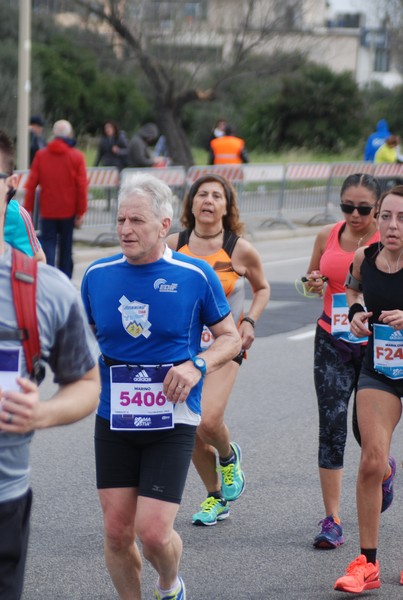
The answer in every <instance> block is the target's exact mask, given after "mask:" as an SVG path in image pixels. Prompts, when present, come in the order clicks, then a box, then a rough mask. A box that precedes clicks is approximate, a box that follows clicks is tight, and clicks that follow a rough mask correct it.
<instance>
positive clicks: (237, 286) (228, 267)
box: [176, 229, 245, 324]
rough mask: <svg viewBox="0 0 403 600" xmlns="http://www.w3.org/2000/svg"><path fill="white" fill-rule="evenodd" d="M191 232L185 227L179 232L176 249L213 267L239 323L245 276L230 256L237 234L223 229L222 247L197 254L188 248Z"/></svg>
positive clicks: (233, 314) (241, 312) (241, 314)
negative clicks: (205, 253) (204, 254)
mask: <svg viewBox="0 0 403 600" xmlns="http://www.w3.org/2000/svg"><path fill="white" fill-rule="evenodd" d="M191 233H192V230H191V229H185V230H184V231H181V232H180V233H179V237H178V244H177V247H176V250H177V251H178V252H181V253H182V254H186V255H187V256H192V257H193V258H201V259H202V260H205V261H206V262H207V263H208V264H209V265H210V266H211V267H213V269H214V271H215V272H216V274H217V276H218V278H219V280H220V281H221V285H222V287H223V289H224V293H225V296H226V298H227V300H228V304H229V305H230V308H231V313H232V316H233V317H234V321H235V323H238V324H239V322H240V320H241V318H242V317H243V308H244V302H245V278H244V277H243V275H240V274H239V273H237V272H236V271H235V269H234V267H233V266H232V261H231V256H232V253H233V251H234V248H235V245H236V243H237V241H238V240H239V236H237V235H235V233H232V232H231V231H225V230H224V238H223V245H222V248H220V250H218V252H214V254H208V255H207V256H199V255H197V254H193V252H191V251H190V249H189V238H190V234H191Z"/></svg>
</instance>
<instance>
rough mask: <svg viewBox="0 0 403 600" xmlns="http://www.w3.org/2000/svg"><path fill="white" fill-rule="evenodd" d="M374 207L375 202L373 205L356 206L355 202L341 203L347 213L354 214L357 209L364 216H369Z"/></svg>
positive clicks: (342, 208)
mask: <svg viewBox="0 0 403 600" xmlns="http://www.w3.org/2000/svg"><path fill="white" fill-rule="evenodd" d="M374 207H375V204H373V205H372V206H355V205H354V204H345V203H344V202H341V204H340V208H341V210H342V211H343V212H344V213H346V215H352V214H353V212H354V211H355V210H357V211H358V214H359V215H361V216H362V217H367V216H368V215H369V213H370V212H371V210H372V209H373V208H374Z"/></svg>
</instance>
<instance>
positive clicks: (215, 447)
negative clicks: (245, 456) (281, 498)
mask: <svg viewBox="0 0 403 600" xmlns="http://www.w3.org/2000/svg"><path fill="white" fill-rule="evenodd" d="M181 222H182V224H183V225H184V226H185V227H186V230H185V231H183V232H181V233H180V234H179V233H174V234H172V235H170V236H168V238H167V243H168V246H169V247H170V248H172V249H173V250H178V251H179V252H183V253H185V254H187V255H189V256H193V257H196V258H201V259H203V260H205V261H207V262H208V263H209V264H210V265H211V266H212V267H213V268H214V270H215V271H216V273H217V275H218V277H219V279H220V281H221V283H222V285H223V288H224V291H225V294H226V296H227V300H228V302H229V305H230V307H231V313H232V315H233V317H234V320H235V322H236V323H237V324H238V328H239V334H240V336H241V339H242V352H241V353H240V355H239V356H236V357H234V359H233V360H232V361H231V362H230V363H228V364H226V365H225V366H223V367H222V368H221V369H219V370H218V371H216V372H214V373H211V374H208V375H207V376H206V378H205V380H204V384H203V394H202V414H201V423H200V425H199V426H198V428H197V435H196V445H195V449H194V452H193V463H194V465H195V467H196V469H197V472H198V473H199V475H200V477H201V479H202V481H203V483H204V485H205V486H206V489H207V498H206V499H205V500H204V501H203V502H202V504H201V510H200V511H199V512H197V513H195V514H194V515H193V517H192V522H193V524H194V525H215V524H216V523H217V521H221V520H223V519H226V518H227V517H228V516H229V502H230V501H234V500H236V499H237V498H238V497H239V496H240V495H241V494H242V492H243V490H244V487H245V477H244V474H243V471H242V469H241V450H240V447H239V445H238V444H237V443H235V442H231V440H230V434H229V430H228V427H227V426H226V424H225V422H224V413H225V409H226V407H227V404H228V400H229V396H230V394H231V390H232V387H233V385H234V383H235V379H236V375H237V373H238V369H239V366H240V364H241V363H242V360H243V358H244V353H245V351H246V350H248V349H249V348H250V347H251V346H252V344H253V341H254V338H255V332H254V328H255V323H256V321H257V320H258V318H259V317H260V315H261V314H262V312H263V310H264V309H265V307H266V305H267V302H268V300H269V297H270V286H269V284H268V282H267V280H266V277H265V274H264V270H263V265H262V261H261V259H260V256H259V254H258V252H257V251H256V249H255V248H254V247H253V246H252V244H250V243H249V242H248V241H247V240H245V239H244V238H242V237H239V236H240V234H241V233H242V232H243V224H242V223H241V222H240V220H239V211H238V207H237V204H236V195H235V190H234V188H233V187H232V185H231V184H230V183H229V182H228V181H227V180H226V179H225V178H223V177H220V176H218V175H212V174H210V175H205V176H203V177H201V178H199V179H198V180H197V181H196V182H195V183H194V184H193V185H192V187H191V188H190V190H189V193H188V195H187V197H186V199H185V202H184V209H183V214H182V218H181ZM245 279H247V280H248V281H249V283H250V285H251V288H252V295H253V296H252V303H251V306H250V308H249V311H248V315H247V316H244V312H243V305H244V298H245V292H244V281H245ZM211 342H212V338H211V333H210V332H209V330H208V329H207V328H205V330H204V331H203V335H202V340H201V347H202V348H203V347H207V346H208V345H209V344H210V343H211ZM217 458H218V460H219V469H218V470H219V472H221V477H220V478H219V477H218V475H217Z"/></svg>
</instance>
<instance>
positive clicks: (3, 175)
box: [0, 173, 11, 179]
mask: <svg viewBox="0 0 403 600" xmlns="http://www.w3.org/2000/svg"><path fill="white" fill-rule="evenodd" d="M9 177H11V175H10V173H0V179H8V178H9Z"/></svg>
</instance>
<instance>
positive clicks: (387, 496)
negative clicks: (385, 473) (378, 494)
mask: <svg viewBox="0 0 403 600" xmlns="http://www.w3.org/2000/svg"><path fill="white" fill-rule="evenodd" d="M389 466H390V468H391V469H392V472H391V474H390V475H389V477H388V478H387V479H386V480H385V481H384V482H383V483H382V508H381V512H384V511H385V510H387V509H388V508H389V506H390V505H391V504H392V502H393V480H394V478H395V475H396V461H395V459H394V458H393V456H389Z"/></svg>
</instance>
